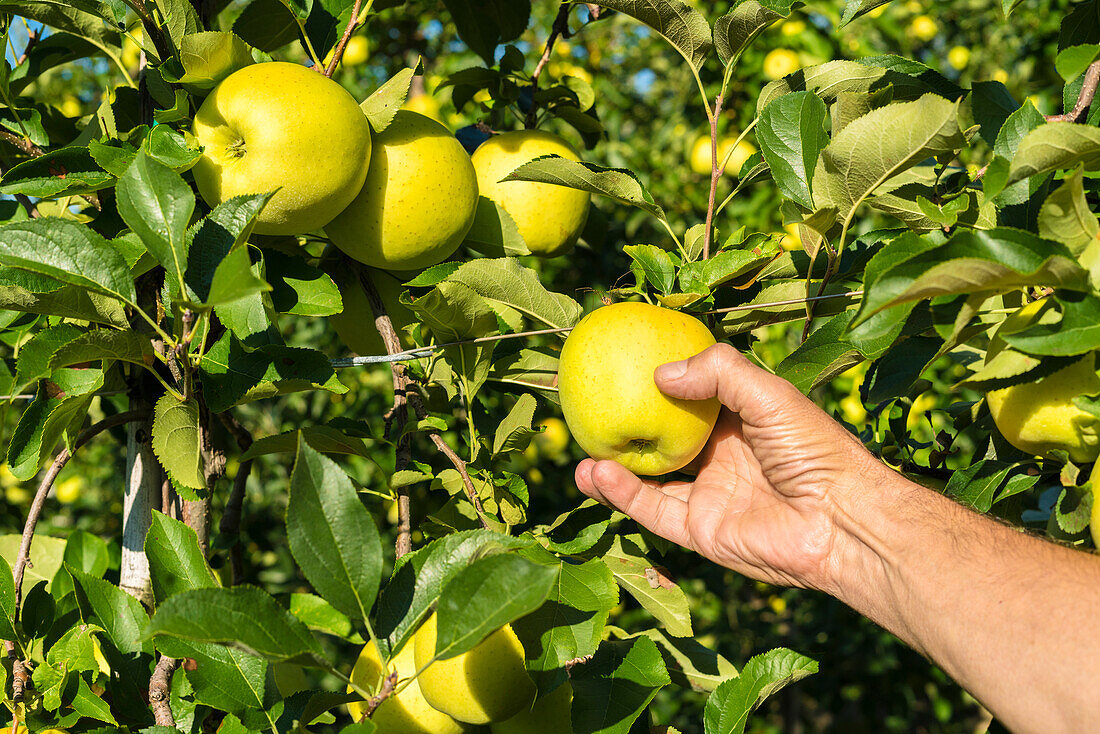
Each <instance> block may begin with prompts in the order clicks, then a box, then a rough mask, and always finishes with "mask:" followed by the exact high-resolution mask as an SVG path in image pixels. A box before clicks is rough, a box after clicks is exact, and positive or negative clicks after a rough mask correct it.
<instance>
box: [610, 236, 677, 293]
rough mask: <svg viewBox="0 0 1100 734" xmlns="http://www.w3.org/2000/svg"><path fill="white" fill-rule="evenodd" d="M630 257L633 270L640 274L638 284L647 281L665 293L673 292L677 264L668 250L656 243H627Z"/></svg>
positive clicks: (624, 250)
mask: <svg viewBox="0 0 1100 734" xmlns="http://www.w3.org/2000/svg"><path fill="white" fill-rule="evenodd" d="M623 252H625V253H626V254H627V255H628V256H630V259H631V260H633V261H634V262H633V263H632V264H631V270H634V271H635V273H636V274H637V276H638V285H639V286H643V285H644V283H645V282H646V281H648V282H649V284H650V285H652V286H653V287H654V288H656V289H657V290H658V291H660V292H661V293H662V294H664V295H668V294H669V293H670V292H672V287H673V286H674V285H675V284H676V265H675V263H673V262H672V256H671V255H669V254H668V252H667V251H666V250H663V249H661V248H660V247H657V246H656V245H626V246H624V247H623Z"/></svg>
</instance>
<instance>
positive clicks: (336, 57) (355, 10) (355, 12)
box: [322, 0, 363, 79]
mask: <svg viewBox="0 0 1100 734" xmlns="http://www.w3.org/2000/svg"><path fill="white" fill-rule="evenodd" d="M362 7H363V0H355V5H353V6H352V8H351V18H349V19H348V24H347V26H345V27H344V35H343V36H342V37H341V38H340V42H339V43H337V44H336V48H335V49H333V52H332V60H330V61H329V62H328V66H326V67H325V70H324V71H323V72H322V73H323V74H324V75H325V76H327V77H329V78H330V79H331V78H332V75H333V73H334V72H335V71H336V67H337V66H339V65H340V60H341V59H343V58H344V49H345V48H347V45H348V41H349V40H351V34H352V32H353V31H355V23H356V21H357V20H359V9H360V8H362Z"/></svg>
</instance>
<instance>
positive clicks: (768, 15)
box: [714, 0, 802, 64]
mask: <svg viewBox="0 0 1100 734" xmlns="http://www.w3.org/2000/svg"><path fill="white" fill-rule="evenodd" d="M801 4H802V3H801V2H798V1H797V0H765V2H763V3H760V2H757V0H743V1H742V2H739V3H737V5H736V7H735V8H734V9H733V10H731V11H730V12H728V13H726V14H725V15H723V16H722V17H721V18H719V19H718V20H717V21H716V22H715V24H714V47H715V49H716V50H717V51H718V58H720V59H721V60H722V63H723V64H729V63H730V62H732V61H736V60H737V59H738V58H739V57H740V56H741V54H742V53H743V52H744V51H745V49H746V48H748V47H749V46H750V45H752V42H753V41H754V40H756V37H757V36H759V35H760V34H761V33H763V32H764V31H765V30H766V29H767V28H768V27H770V26H771V25H772V24H773V23H775V22H776V21H777V20H782V19H783V18H786V17H788V16H790V14H791V8H792V7H795V6H798V5H801Z"/></svg>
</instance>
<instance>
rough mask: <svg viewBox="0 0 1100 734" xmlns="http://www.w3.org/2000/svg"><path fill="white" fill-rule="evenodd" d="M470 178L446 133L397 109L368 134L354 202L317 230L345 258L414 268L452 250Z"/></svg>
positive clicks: (462, 153) (473, 192)
mask: <svg viewBox="0 0 1100 734" xmlns="http://www.w3.org/2000/svg"><path fill="white" fill-rule="evenodd" d="M477 196H478V190H477V175H476V174H475V173H474V166H473V164H472V163H471V162H470V156H469V155H467V154H466V150H465V149H464V148H463V147H462V144H461V143H459V142H458V140H457V139H456V138H455V136H454V135H452V134H451V132H450V130H448V129H447V128H445V127H443V126H442V125H440V124H439V123H438V122H436V121H435V120H432V119H430V118H428V117H425V116H424V115H421V114H418V113H416V112H410V111H409V110H399V111H398V112H397V115H396V116H395V117H394V118H393V122H391V123H390V124H389V127H387V128H386V129H385V130H383V131H382V132H381V133H379V134H377V135H375V138H374V150H373V153H372V154H371V161H370V171H368V173H367V180H366V183H365V184H363V188H362V190H361V191H360V192H359V194H358V196H356V197H355V200H354V201H352V202H351V204H350V205H349V206H348V207H347V209H345V210H344V211H343V212H342V213H341V214H340V215H339V216H338V217H336V218H335V219H334V220H332V222H330V223H329V225H328V226H327V227H325V233H326V234H327V235H328V236H329V237H330V238H331V239H332V242H333V244H334V245H336V246H337V247H338V248H340V249H341V250H343V251H344V253H345V254H347V255H348V256H349V257H353V258H355V259H356V260H359V261H360V262H364V263H366V264H367V265H370V266H371V267H375V268H381V269H382V270H419V269H421V268H426V267H428V266H430V265H435V264H436V263H441V262H443V261H444V260H446V259H447V258H448V257H450V256H451V254H452V253H454V251H455V250H457V249H458V246H459V245H460V244H462V240H463V239H464V238H465V237H466V233H467V232H469V231H470V226H471V225H472V224H473V223H474V214H475V213H476V211H477Z"/></svg>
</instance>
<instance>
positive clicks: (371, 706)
mask: <svg viewBox="0 0 1100 734" xmlns="http://www.w3.org/2000/svg"><path fill="white" fill-rule="evenodd" d="M396 688H397V671H396V670H395V671H393V672H392V673H390V674H389V675H387V676H386V679H385V680H384V681H382V690H380V691H379V692H378V695H376V696H371V697H370V698H368V699H367V705H366V706H365V709H366V710H365V711H364V712H363V718H364V719H369V718H370V717H372V716H374V712H375V711H377V710H378V707H379V706H381V705H382V702H383V701H385V700H386V699H387V698H389V697H390V695H391V694H392V693H393V692H394V690H395V689H396Z"/></svg>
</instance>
